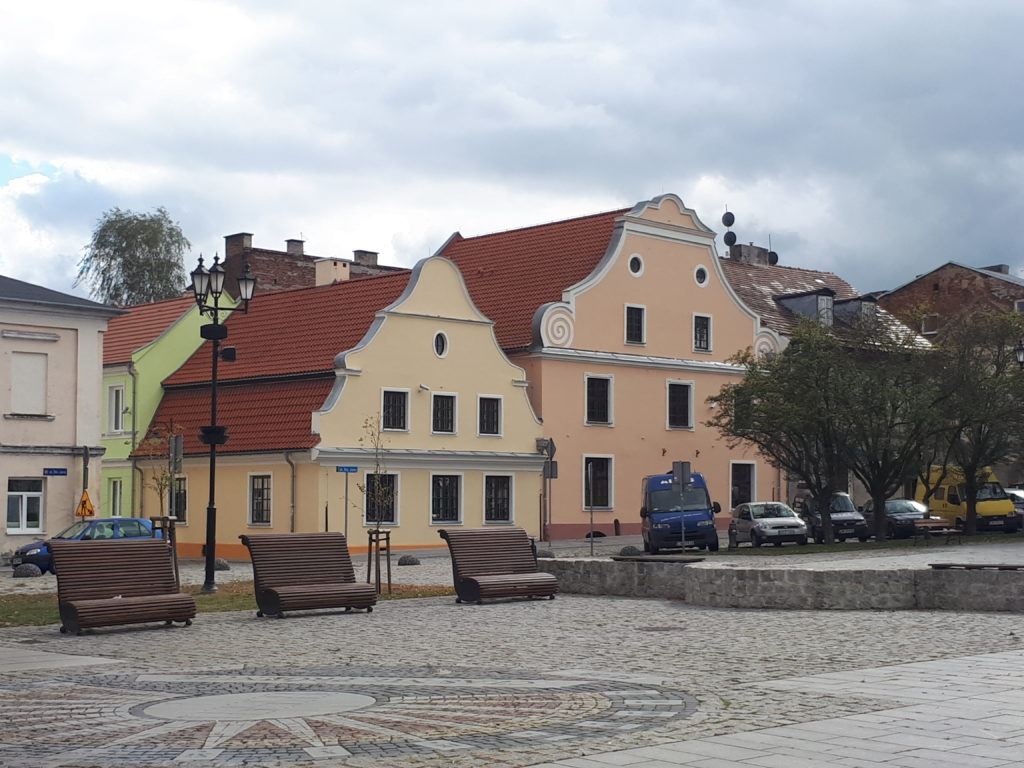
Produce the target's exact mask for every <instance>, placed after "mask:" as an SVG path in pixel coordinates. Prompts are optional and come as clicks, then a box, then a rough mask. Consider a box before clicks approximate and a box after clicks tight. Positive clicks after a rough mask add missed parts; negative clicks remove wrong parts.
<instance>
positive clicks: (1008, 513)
mask: <svg viewBox="0 0 1024 768" xmlns="http://www.w3.org/2000/svg"><path fill="white" fill-rule="evenodd" d="M1006 516H1007V517H1016V516H1017V508H1016V507H1014V508H1013V509H1011V510H1010V511H1009V512H1007V513H1006Z"/></svg>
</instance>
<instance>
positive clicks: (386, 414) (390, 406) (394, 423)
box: [381, 389, 409, 432]
mask: <svg viewBox="0 0 1024 768" xmlns="http://www.w3.org/2000/svg"><path fill="white" fill-rule="evenodd" d="M381 429H390V430H394V431H399V432H405V431H406V430H407V429H409V393H408V392H403V391H401V390H394V389H385V390H384V402H383V407H382V414H381Z"/></svg>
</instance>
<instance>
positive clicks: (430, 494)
mask: <svg viewBox="0 0 1024 768" xmlns="http://www.w3.org/2000/svg"><path fill="white" fill-rule="evenodd" d="M437 476H444V477H458V478H459V519H458V521H455V520H438V521H435V520H434V478H435V477H437ZM465 508H466V475H465V473H464V472H443V471H441V472H431V473H430V485H429V486H428V487H427V515H428V518H427V519H428V520H430V525H431V527H433V528H443V527H444V526H446V525H465V524H466V517H465Z"/></svg>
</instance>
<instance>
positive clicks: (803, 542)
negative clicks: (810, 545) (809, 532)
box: [796, 536, 807, 547]
mask: <svg viewBox="0 0 1024 768" xmlns="http://www.w3.org/2000/svg"><path fill="white" fill-rule="evenodd" d="M796 543H797V544H799V545H800V546H801V547H805V546H807V537H806V536H804V537H803V538H800V539H797V540H796Z"/></svg>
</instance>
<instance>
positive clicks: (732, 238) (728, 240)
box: [722, 232, 736, 247]
mask: <svg viewBox="0 0 1024 768" xmlns="http://www.w3.org/2000/svg"><path fill="white" fill-rule="evenodd" d="M722 239H723V240H725V244H726V245H728V246H730V247H731V246H734V245H736V233H735V232H726V233H725V237H724V238H722Z"/></svg>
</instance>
